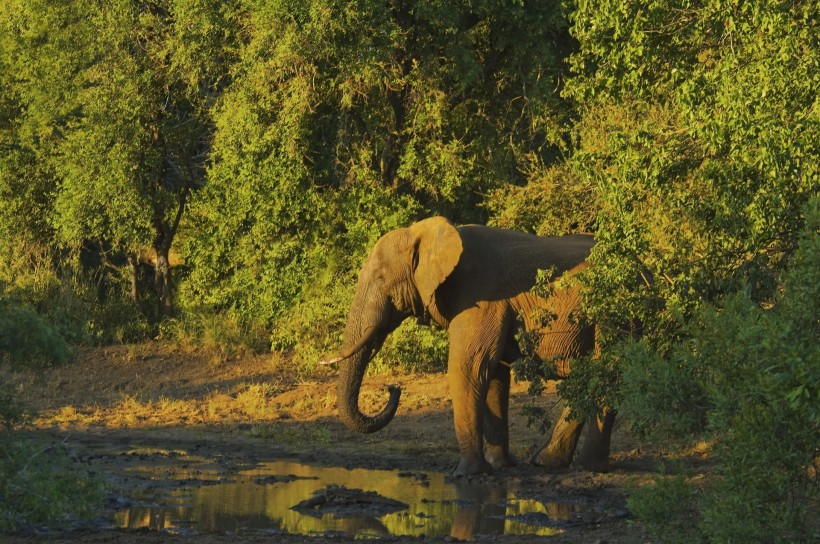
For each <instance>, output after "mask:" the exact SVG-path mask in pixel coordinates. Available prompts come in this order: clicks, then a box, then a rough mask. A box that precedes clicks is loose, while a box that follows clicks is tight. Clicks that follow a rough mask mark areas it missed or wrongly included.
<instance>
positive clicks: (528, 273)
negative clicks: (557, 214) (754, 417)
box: [322, 217, 614, 475]
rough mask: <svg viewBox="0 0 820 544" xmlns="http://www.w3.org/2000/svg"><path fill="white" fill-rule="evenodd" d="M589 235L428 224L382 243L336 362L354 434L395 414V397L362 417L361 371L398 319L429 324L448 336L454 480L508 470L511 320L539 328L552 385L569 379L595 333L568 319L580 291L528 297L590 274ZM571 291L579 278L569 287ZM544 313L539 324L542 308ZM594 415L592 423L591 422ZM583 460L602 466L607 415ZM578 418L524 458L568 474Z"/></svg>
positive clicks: (599, 418)
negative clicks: (456, 456)
mask: <svg viewBox="0 0 820 544" xmlns="http://www.w3.org/2000/svg"><path fill="white" fill-rule="evenodd" d="M594 243H595V242H594V239H593V237H592V236H591V235H584V234H573V235H566V236H559V237H540V236H535V235H531V234H526V233H522V232H517V231H513V230H506V229H500V228H493V227H486V226H480V225H464V226H458V227H456V226H454V225H453V224H452V223H451V222H450V221H449V220H447V219H446V218H444V217H431V218H428V219H424V220H422V221H419V222H417V223H415V224H413V225H411V226H409V227H407V228H400V229H396V230H393V231H390V232H388V233H387V234H385V235H384V236H382V237H381V238H380V239H379V240H378V242H377V243H376V245H375V246H374V248H373V250H372V252H371V253H370V255H369V256H368V258H367V259H366V260H365V263H364V265H363V266H362V269H361V271H360V273H359V278H358V282H357V285H356V290H355V293H354V296H353V301H352V303H351V307H350V311H349V313H348V318H347V323H346V326H345V330H344V339H343V343H342V350H341V354H340V355H339V356H337V357H335V358H332V359H330V360H326V361H322V364H338V365H339V376H338V381H337V409H338V413H339V416H340V418H341V420H342V421H343V422H344V423H345V425H346V426H347V427H348V428H350V429H351V430H354V431H357V432H361V433H372V432H375V431H377V430H379V429H381V428H383V427H384V426H385V425H387V424H388V423H389V422H390V421H391V420H392V418H393V416H394V415H395V413H396V410H397V408H398V405H399V398H400V396H401V389H400V388H399V387H396V386H391V387H389V388H388V392H389V398H388V399H387V402H386V405H385V406H384V408H383V409H382V410H381V411H380V412H379V413H377V414H375V415H366V414H363V413H362V412H361V411H360V409H359V404H358V398H359V392H360V388H361V386H362V380H363V378H364V374H365V371H366V367H367V364H368V362H369V361H370V359H371V358H372V357H373V356H374V355H375V354H376V353H377V352H378V350H379V349H380V348H381V346H382V344H383V342H384V341H385V339H386V338H387V336H388V334H390V333H391V332H392V331H393V330H395V329H396V327H398V325H399V324H400V323H401V322H402V321H403V320H405V319H407V318H409V317H415V318H416V319H418V320H419V322H421V323H424V324H429V323H430V322H431V321H432V322H435V323H437V324H438V325H440V326H441V327H443V328H444V329H446V330H447V333H448V340H449V354H448V362H447V380H448V385H449V389H450V395H451V397H452V405H453V416H454V417H453V419H454V427H455V434H456V438H457V441H458V446H459V450H460V455H461V457H460V460H459V462H458V465H457V466H456V468H455V470H454V474H455V475H473V474H480V473H490V472H492V471H493V470H494V469H500V468H503V467H508V466H512V465H513V464H515V459H514V458H513V456H512V455H511V454H510V450H509V428H508V404H509V391H510V363H511V362H513V361H515V360H516V359H518V358H519V357H520V356H521V354H520V349H519V347H518V344H517V342H516V340H515V333H516V330H517V323H518V322H519V320H520V321H523V324H524V328H525V329H527V330H536V331H538V332H539V333H540V334H538V338H540V340H539V341H538V345H537V347H536V353H537V355H538V357H540V358H541V359H543V360H553V361H555V362H556V376H555V377H557V378H565V377H567V376H568V374H569V370H570V369H569V363H568V360H569V358H570V357H574V356H578V355H582V354H585V353H590V352H591V350H594V349H595V326H594V325H592V324H588V323H584V322H583V321H582V320H579V319H576V318H575V313H576V311H577V310H578V308H579V302H580V294H579V287H578V286H577V285H575V286H573V285H569V286H567V285H565V284H566V283H570V284H572V283H573V282H559V283H557V284H556V283H555V282H553V284H552V285H553V286H554V289H553V290H552V293H551V294H550V295H547V296H546V298H544V297H542V296H539V295H537V294H535V293H533V292H532V287H533V286H534V284H535V282H536V276H537V274H538V271H539V270H544V269H549V270H551V271H553V273H554V275H553V278H558V277H565V276H569V277H572V276H574V275H575V274H577V273H579V272H580V271H582V270H584V269H585V268H587V267H588V266H589V264H588V262H587V257H588V256H589V254H590V251H591V249H592V247H593V245H594ZM576 283H577V282H576ZM539 311H541V312H542V313H543V311H546V312H549V314H550V316H551V317H552V319H551V320H548V322H547V323H546V324H544V322H543V320H539V319H538V318H537V314H538V312H539ZM587 419H590V418H587ZM591 419H593V420H594V424H592V425H589V430H588V431H587V436H586V438H585V440H584V447H583V448H582V451H581V452H580V454H579V463H580V464H581V465H582V466H583V467H584V468H588V469H591V470H606V469H607V459H608V456H609V441H610V435H611V431H612V425H613V421H614V412H606V413H602V414H601V415H593V416H592V417H591ZM583 423H584V421H582V420H578V419H571V418H569V410H568V409H565V411H564V413H563V414H562V416H561V417H560V419H559V421H558V422H557V423H556V425H555V426H554V428H553V432H552V435H551V437H550V440H549V441H548V443H547V444H546V446H544V447H543V448H541V450H540V451H539V452H538V453H536V454H535V455H534V456H533V458H532V462H534V463H535V464H537V465H542V466H546V467H551V468H559V467H566V466H568V465H569V464H570V463H571V462H572V460H573V456H574V453H575V448H576V444H577V442H578V438H579V436H580V432H581V428H582V425H583Z"/></svg>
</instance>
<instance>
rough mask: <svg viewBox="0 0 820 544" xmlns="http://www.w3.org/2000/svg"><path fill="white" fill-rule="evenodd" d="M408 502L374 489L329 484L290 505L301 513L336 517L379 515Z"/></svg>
mask: <svg viewBox="0 0 820 544" xmlns="http://www.w3.org/2000/svg"><path fill="white" fill-rule="evenodd" d="M408 507H409V505H408V504H406V503H403V502H401V501H396V500H393V499H389V498H387V497H382V496H381V495H379V494H378V493H376V492H375V491H362V490H361V489H348V488H346V487H342V486H335V485H331V486H328V487H325V488H324V489H320V490H318V491H316V492H314V493H313V496H312V497H310V498H307V499H305V500H303V501H301V502H300V503H298V504H296V505H294V506H292V507H291V509H292V510H296V511H297V512H299V513H301V514H305V515H308V516H314V517H318V518H321V517H322V516H324V515H327V514H333V515H334V516H336V517H350V516H362V515H365V516H374V517H381V516H383V515H385V514H390V513H392V512H399V511H401V510H406V509H407V508H408Z"/></svg>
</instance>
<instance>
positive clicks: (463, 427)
mask: <svg viewBox="0 0 820 544" xmlns="http://www.w3.org/2000/svg"><path fill="white" fill-rule="evenodd" d="M448 381H449V384H450V391H451V392H452V393H451V394H452V397H453V421H454V424H455V431H456V439H457V440H458V448H459V451H460V452H461V459H460V460H459V463H458V466H456V469H455V470H454V471H453V475H454V476H470V475H472V474H481V473H489V472H492V471H493V467H492V465H490V464H489V463H488V462H487V460H486V459H485V458H484V448H483V445H484V436H483V433H482V431H483V427H484V406H483V399H484V395H483V392H482V391H481V389H484V390H486V385H482V384H480V383H474V382H473V380H471V379H469V378H468V377H466V376H464V375H463V373H461V372H453V371H452V370H450V371H448ZM479 400H481V402H479Z"/></svg>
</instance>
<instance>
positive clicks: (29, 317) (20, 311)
mask: <svg viewBox="0 0 820 544" xmlns="http://www.w3.org/2000/svg"><path fill="white" fill-rule="evenodd" d="M72 356H73V355H72V351H71V348H70V347H69V345H68V344H67V343H66V341H65V339H64V338H63V337H62V336H61V335H60V334H59V333H58V332H57V330H56V328H55V327H54V326H53V325H52V324H50V323H49V322H48V321H47V320H46V319H45V318H44V317H43V316H41V315H40V314H38V313H37V312H35V311H34V310H33V309H31V308H30V307H27V306H19V305H17V304H14V303H12V302H9V301H2V300H0V357H2V358H3V359H5V360H8V361H9V362H11V363H12V364H14V365H21V366H44V365H51V364H64V363H66V362H68V361H69V360H70V359H71V358H72Z"/></svg>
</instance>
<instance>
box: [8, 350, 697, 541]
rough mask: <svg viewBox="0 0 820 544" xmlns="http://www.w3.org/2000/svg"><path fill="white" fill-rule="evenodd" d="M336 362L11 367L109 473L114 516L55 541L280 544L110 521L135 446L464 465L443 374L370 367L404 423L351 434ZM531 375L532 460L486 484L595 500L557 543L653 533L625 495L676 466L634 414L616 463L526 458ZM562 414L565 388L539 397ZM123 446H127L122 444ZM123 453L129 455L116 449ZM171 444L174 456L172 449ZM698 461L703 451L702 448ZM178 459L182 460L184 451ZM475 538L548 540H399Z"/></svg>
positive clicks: (136, 356)
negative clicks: (307, 366) (599, 466)
mask: <svg viewBox="0 0 820 544" xmlns="http://www.w3.org/2000/svg"><path fill="white" fill-rule="evenodd" d="M334 378H335V371H334V370H333V369H322V370H320V371H318V373H314V374H312V375H311V376H310V377H300V376H299V374H298V373H296V372H294V370H293V368H292V364H291V363H290V362H289V361H288V360H286V359H283V358H280V357H276V356H271V355H264V356H260V355H251V356H240V357H232V358H225V357H219V356H214V355H212V354H208V353H201V352H195V351H193V352H192V351H190V350H183V349H180V348H177V347H174V346H169V345H164V344H160V343H147V344H141V345H138V346H114V347H104V348H94V349H85V350H83V351H82V352H81V353H80V356H79V358H78V360H77V362H75V363H72V364H70V365H68V366H65V367H59V368H52V369H48V370H46V371H42V370H38V371H28V372H10V371H8V370H6V371H3V372H2V374H0V379H3V380H7V381H10V382H12V383H14V384H15V386H16V388H17V390H18V392H19V393H20V395H21V397H22V398H23V400H24V401H26V402H27V403H28V404H29V405H30V406H32V407H33V408H35V409H36V410H37V411H38V413H39V416H38V418H37V419H36V421H35V423H34V430H33V431H32V432H33V433H35V434H37V435H41V436H50V437H55V438H58V439H60V440H62V441H63V442H64V443H65V444H66V445H67V447H68V448H69V450H70V451H72V452H73V454H74V455H76V457H77V458H78V459H80V460H82V461H83V462H86V463H88V465H89V467H90V470H92V471H94V472H96V473H98V474H101V475H102V476H103V477H104V478H106V479H107V480H108V482H109V486H110V487H109V489H110V491H109V495H110V497H109V501H108V504H107V507H106V511H105V512H101V514H100V518H99V519H98V520H96V521H95V522H92V523H91V524H87V525H84V526H78V527H73V528H72V529H71V530H68V531H67V532H64V533H62V534H59V535H56V536H55V535H52V536H50V537H49V540H51V541H53V542H60V543H62V542H66V543H68V542H98V543H102V542H113V543H119V544H131V543H136V542H139V543H154V542H156V543H188V542H204V543H219V542H232V543H236V542H270V541H272V537H271V536H270V535H267V534H252V533H233V534H225V533H219V532H216V533H205V534H203V533H199V534H195V535H190V534H188V535H185V534H173V531H152V530H146V529H137V530H123V529H116V528H112V527H111V523H110V520H111V519H112V517H113V513H114V511H116V510H117V509H118V508H122V506H123V500H124V499H123V497H124V496H126V495H128V492H129V488H128V486H129V485H134V483H133V482H132V480H133V479H131V480H129V478H126V477H123V474H125V473H126V471H127V470H128V467H129V464H133V462H134V456H133V455H124V453H127V452H132V453H133V452H142V453H141V454H140V455H139V461H140V463H142V464H149V465H150V464H151V463H158V464H161V463H166V464H167V463H169V457H171V458H172V457H174V455H176V456H179V452H183V454H186V453H191V452H195V453H196V455H197V457H198V458H200V459H205V460H210V461H212V462H213V464H214V465H216V466H218V467H219V470H220V471H221V472H220V473H221V474H223V475H226V476H227V475H230V473H231V471H234V470H237V467H247V466H249V465H253V464H255V463H263V462H266V461H272V460H277V459H293V460H298V461H299V462H303V463H310V464H314V465H324V466H331V467H347V468H368V469H382V470H390V471H411V472H426V473H449V472H450V471H451V470H452V468H453V467H454V466H455V464H456V462H457V460H458V451H457V448H456V444H455V438H454V432H453V428H452V407H451V403H450V401H449V395H448V391H447V384H446V380H445V376H444V374H439V373H431V374H400V375H399V374H397V375H390V376H369V377H368V378H367V379H366V382H365V385H364V387H363V399H362V407H363V409H364V410H365V411H368V410H370V411H371V412H372V411H376V410H377V409H379V408H380V407H381V404H382V403H383V402H384V401H385V400H386V396H387V394H386V392H385V387H386V385H387V384H392V383H398V384H400V385H401V386H402V389H403V395H402V402H401V406H400V408H399V410H398V413H397V415H396V417H395V419H394V420H393V422H392V423H391V424H390V425H388V426H387V427H386V428H385V429H383V430H382V431H380V432H378V433H375V434H373V435H359V434H355V433H353V432H350V431H348V430H347V429H346V428H345V427H344V426H343V425H342V424H341V423H340V422H339V421H338V419H337V418H336V416H335V406H334V402H335V384H334V381H333V380H334ZM526 389H527V384H526V383H521V382H516V383H514V385H513V392H512V399H511V402H510V405H511V410H510V411H511V436H512V438H511V449H512V451H513V453H514V454H515V455H516V457H517V458H518V459H520V460H521V461H522V462H520V463H519V464H518V466H516V467H513V468H510V469H506V470H503V471H499V472H497V473H496V474H494V475H491V476H485V477H482V478H481V480H482V481H485V482H488V483H493V482H500V481H505V482H510V483H511V484H513V485H514V487H515V489H516V495H517V496H519V497H527V498H534V499H538V500H542V499H543V500H550V501H554V500H558V501H565V502H573V501H574V502H583V503H585V504H592V505H594V508H589V509H586V510H585V511H583V512H581V513H579V514H577V515H576V516H575V518H574V519H573V522H572V524H571V525H568V526H567V527H566V529H565V530H564V532H562V533H560V534H557V535H555V536H550V537H548V538H547V541H548V542H551V543H555V544H558V543H581V542H590V543H596V542H597V543H604V542H607V543H613V544H614V543H633V542H649V541H650V539H649V538H648V537H647V536H646V534H645V532H644V530H643V529H642V527H641V526H640V524H638V523H637V522H636V521H635V520H634V519H633V518H632V517H631V515H630V513H629V511H628V508H627V506H626V495H627V493H628V491H629V490H630V489H631V488H633V487H634V486H639V485H642V484H644V483H646V482H647V481H649V480H650V479H651V477H652V474H653V473H654V472H655V471H656V470H657V469H658V467H659V465H660V463H661V462H662V461H663V459H662V456H661V455H660V454H659V453H657V452H652V451H647V450H641V449H639V448H638V446H637V444H636V443H635V441H634V440H633V439H632V438H631V437H630V436H629V433H628V431H627V429H626V426H625V425H624V424H623V423H622V422H621V423H619V424H618V425H617V426H616V429H615V432H614V437H613V448H612V454H611V465H612V470H611V471H610V472H609V473H606V474H593V473H589V472H585V471H582V470H580V469H577V468H575V467H572V468H569V469H566V470H559V471H546V470H544V469H541V468H539V467H534V466H532V465H530V464H529V463H527V462H526V460H527V459H528V458H529V456H530V455H531V453H532V452H533V451H534V450H535V448H536V447H537V446H538V445H539V444H540V443H541V442H543V440H544V437H543V435H541V434H540V432H539V431H537V430H535V429H532V428H530V427H528V426H527V424H526V419H525V417H524V416H523V415H522V413H521V411H522V408H523V407H524V405H525V404H527V403H532V402H533V400H532V398H531V397H529V396H528V395H527V393H526ZM536 403H537V404H538V405H540V406H543V407H546V408H548V409H550V410H551V411H552V413H553V415H555V414H557V412H558V410H559V405H558V400H557V397H556V396H555V392H554V387H550V388H548V392H547V393H546V394H545V395H544V396H542V397H541V398H539V399H537V400H536ZM112 452H114V453H112ZM116 452H119V454H115V453H116ZM169 452H170V453H169ZM693 455H694V457H693V458H692V459H689V460H685V462H692V463H697V462H701V461H702V460H701V459H700V458H699V456H698V455H697V454H693ZM171 461H173V459H171ZM463 538H470V539H472V540H477V541H482V540H492V541H494V542H495V541H500V542H504V543H508V544H516V543H521V542H531V541H534V540H539V541H544V537H538V536H533V535H504V536H487V535H482V534H481V533H480V531H479V532H473V533H471V532H470V531H467V532H466V533H465V532H464V531H461V532H460V531H459V530H458V529H457V528H454V529H453V532H452V534H451V535H450V536H442V537H387V538H386V539H387V540H390V541H405V540H407V541H416V540H421V541H424V542H437V541H442V542H444V541H446V542H452V541H454V540H460V539H463ZM42 540H43V536H42V535H38V534H36V533H35V532H28V533H21V534H15V535H0V541H3V542H8V543H9V544H22V543H32V542H38V541H42ZM352 540H353V537H350V536H344V535H339V534H335V533H334V534H322V533H319V534H313V535H311V536H305V535H296V534H277V535H276V538H275V539H273V541H277V542H286V543H287V542H312V543H323V542H326V541H327V542H347V541H352Z"/></svg>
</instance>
